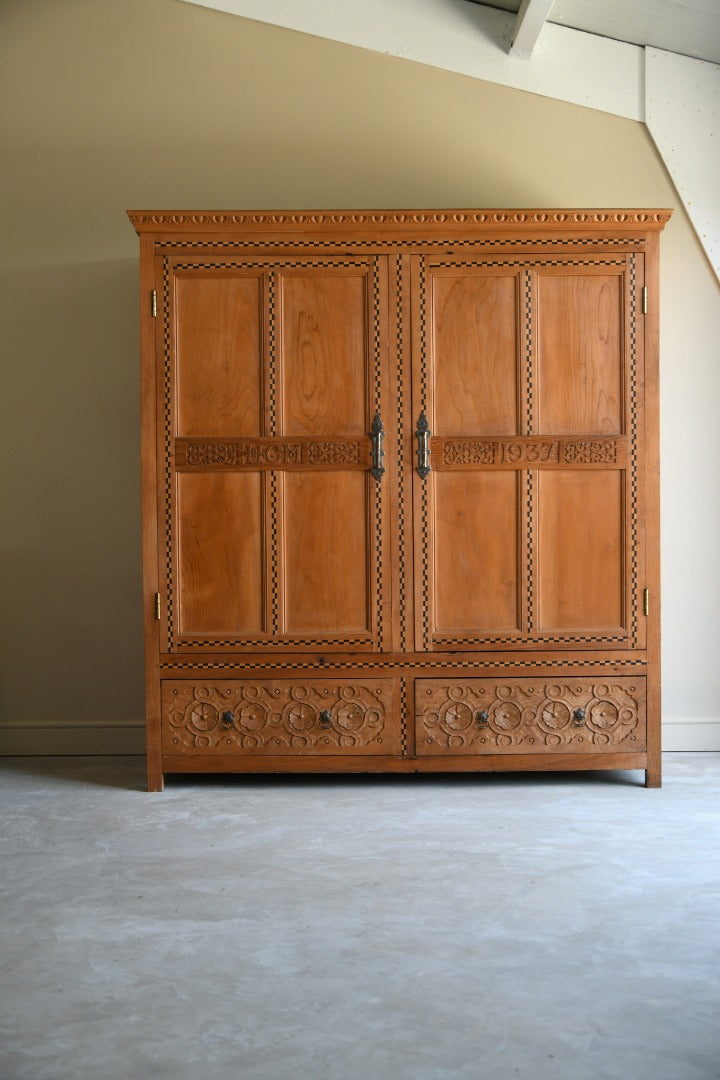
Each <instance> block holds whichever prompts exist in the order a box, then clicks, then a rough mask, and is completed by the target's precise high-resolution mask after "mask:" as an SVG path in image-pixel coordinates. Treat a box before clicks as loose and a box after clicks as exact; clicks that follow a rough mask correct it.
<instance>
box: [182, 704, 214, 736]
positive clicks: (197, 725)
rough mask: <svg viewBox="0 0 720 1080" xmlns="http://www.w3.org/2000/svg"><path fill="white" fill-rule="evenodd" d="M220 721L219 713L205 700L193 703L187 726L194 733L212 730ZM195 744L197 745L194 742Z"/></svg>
mask: <svg viewBox="0 0 720 1080" xmlns="http://www.w3.org/2000/svg"><path fill="white" fill-rule="evenodd" d="M219 722H220V715H219V713H218V710H217V709H216V708H215V706H214V705H211V704H210V703H209V702H207V701H205V702H202V703H198V704H196V705H193V707H192V708H191V710H190V715H189V716H188V719H187V726H188V728H189V729H190V731H192V732H193V734H194V735H199V734H202V733H205V732H208V731H212V730H213V729H214V728H216V727H217V725H218V724H219ZM196 745H199V744H197V743H196Z"/></svg>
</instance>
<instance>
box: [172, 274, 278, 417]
mask: <svg viewBox="0 0 720 1080" xmlns="http://www.w3.org/2000/svg"><path fill="white" fill-rule="evenodd" d="M174 288H175V294H174V301H175V319H174V327H175V363H176V369H175V400H176V403H177V434H178V435H179V436H185V437H188V438H191V437H193V436H205V437H212V436H228V435H231V436H232V435H234V436H238V435H246V436H252V435H260V434H261V425H262V399H263V395H262V386H263V363H262V341H263V336H262V317H263V316H262V297H263V283H262V275H261V274H260V273H258V272H243V273H238V272H237V271H229V270H228V271H226V272H222V273H202V272H196V271H194V272H192V273H190V274H183V273H182V272H180V273H178V274H176V275H175V277H174Z"/></svg>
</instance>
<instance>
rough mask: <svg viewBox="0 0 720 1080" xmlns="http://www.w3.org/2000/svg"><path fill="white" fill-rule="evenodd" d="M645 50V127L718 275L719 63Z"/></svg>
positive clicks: (719, 237)
mask: <svg viewBox="0 0 720 1080" xmlns="http://www.w3.org/2000/svg"><path fill="white" fill-rule="evenodd" d="M645 52H646V60H645V64H646V69H645V85H646V90H645V109H646V123H647V126H648V130H649V131H650V134H651V135H652V137H653V140H654V142H655V145H656V146H657V148H658V150H659V151H660V154H661V155H662V158H663V160H664V162H665V164H666V165H667V168H668V171H669V173H670V175H671V176H672V179H673V182H674V184H675V187H676V188H677V190H678V193H679V195H680V198H681V199H682V201H683V204H684V206H685V209H686V210H687V212H688V216H689V218H690V220H691V221H692V223H693V225H694V226H695V229H696V230H697V233H698V236H699V237H700V242H701V243H702V245H703V247H704V248H705V251H706V252H707V254H708V258H709V259H710V262H711V263H712V266H713V269H714V270H715V273H716V274H717V276H718V278H720V67H719V66H718V65H717V64H708V63H706V62H705V61H703V60H692V59H691V58H690V57H687V56H679V55H677V54H676V53H669V52H663V51H662V50H660V49H646V50H645Z"/></svg>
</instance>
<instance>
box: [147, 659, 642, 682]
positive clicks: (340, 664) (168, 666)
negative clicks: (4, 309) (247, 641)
mask: <svg viewBox="0 0 720 1080" xmlns="http://www.w3.org/2000/svg"><path fill="white" fill-rule="evenodd" d="M565 663H566V661H565V660H564V659H563V657H562V656H559V657H557V658H556V659H555V660H552V661H548V660H478V659H476V658H473V659H470V660H459V659H457V660H456V659H453V660H442V659H437V660H436V659H430V660H413V661H410V662H409V661H408V660H407V659H405V658H403V659H401V660H383V661H382V663H380V664H379V663H378V660H377V659H370V660H350V661H348V660H342V659H340V660H337V661H333V660H331V659H330V658H329V657H326V658H325V663H324V664H323V665H322V667H319V666H318V664H317V662H315V661H312V660H297V661H294V660H291V659H290V658H289V657H286V656H283V657H282V658H281V659H278V660H276V661H272V660H267V661H262V660H259V661H255V662H252V661H251V662H250V663H247V664H246V663H243V662H242V660H240V659H235V660H227V661H223V660H218V661H209V662H205V663H203V662H202V661H200V662H193V661H191V660H188V661H176V660H169V661H167V660H166V661H161V663H160V667H161V668H162V670H163V671H228V670H230V671H235V672H236V673H240V672H244V671H313V672H314V673H315V674H316V675H317V676H318V677H322V675H323V674H324V673H326V672H332V671H334V670H335V669H336V668H337V669H338V670H342V671H366V670H367V669H368V668H370V669H372V670H373V671H374V672H375V674H378V672H379V671H380V670H382V671H395V670H398V671H405V672H410V671H412V672H415V671H438V672H442V671H444V670H446V669H447V668H453V669H454V668H469V669H471V670H473V671H501V670H503V669H505V668H528V669H532V668H540V669H547V668H549V667H561V666H562V665H563V664H565ZM567 666H570V667H572V669H573V671H575V670H577V669H578V668H602V667H609V668H612V669H613V671H614V672H615V674H619V673H621V672H622V671H626V670H629V669H633V670H635V669H642V670H638V672H637V673H638V674H642V673H644V671H645V670H646V668H647V662H646V661H645V660H571V661H567ZM241 677H242V675H241V674H238V678H241Z"/></svg>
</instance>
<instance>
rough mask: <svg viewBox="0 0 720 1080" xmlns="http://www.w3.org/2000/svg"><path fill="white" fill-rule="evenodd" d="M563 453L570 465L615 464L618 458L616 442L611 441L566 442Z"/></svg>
mask: <svg viewBox="0 0 720 1080" xmlns="http://www.w3.org/2000/svg"><path fill="white" fill-rule="evenodd" d="M563 454H564V458H565V461H566V462H567V463H568V464H569V465H599V464H605V463H607V464H613V463H614V461H615V458H616V451H615V443H614V442H610V441H606V442H599V441H597V442H596V441H591V440H584V441H582V442H566V443H565V446H564V448H563Z"/></svg>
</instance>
